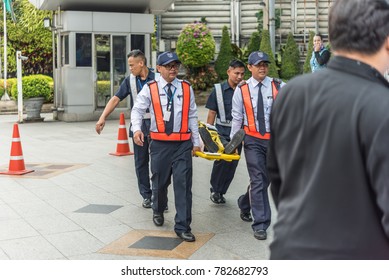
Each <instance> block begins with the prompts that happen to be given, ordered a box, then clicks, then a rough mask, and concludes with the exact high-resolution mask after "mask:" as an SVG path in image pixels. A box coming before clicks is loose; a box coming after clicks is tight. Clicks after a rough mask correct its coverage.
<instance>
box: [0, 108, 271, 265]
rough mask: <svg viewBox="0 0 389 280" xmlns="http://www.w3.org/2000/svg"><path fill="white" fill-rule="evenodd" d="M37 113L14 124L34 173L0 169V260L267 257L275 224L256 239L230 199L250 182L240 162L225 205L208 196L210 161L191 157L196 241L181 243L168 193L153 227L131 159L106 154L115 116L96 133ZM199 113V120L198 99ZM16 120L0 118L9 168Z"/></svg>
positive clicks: (3, 163)
mask: <svg viewBox="0 0 389 280" xmlns="http://www.w3.org/2000/svg"><path fill="white" fill-rule="evenodd" d="M43 115H44V116H45V121H44V122H41V123H28V124H20V125H19V131H20V136H21V142H22V147H23V155H24V161H25V163H26V166H27V168H32V169H35V172H33V173H30V174H27V175H23V176H7V175H0V259H22V260H31V259H34V260H35V259H89V260H94V259H172V258H173V259H196V260H207V259H215V260H217V259H219V260H221V259H229V260H240V259H241V260H254V259H268V257H269V250H268V246H269V243H270V242H271V240H272V236H273V232H272V230H271V229H270V230H269V232H268V239H267V240H266V241H258V240H256V239H254V237H253V232H252V230H251V226H250V223H245V222H243V221H241V220H240V218H239V209H238V207H237V204H236V200H237V198H238V196H239V195H240V194H242V193H243V192H244V191H245V189H246V186H247V185H248V182H249V179H248V174H247V171H246V165H245V161H244V159H243V160H241V162H240V163H239V166H238V169H237V172H236V175H235V178H234V180H233V182H232V185H231V187H230V190H229V192H228V193H227V195H226V199H227V203H226V204H225V205H215V204H213V203H212V202H211V201H210V200H209V187H210V186H209V177H210V172H211V167H212V162H211V161H207V160H204V159H201V158H195V159H194V179H193V222H192V231H193V233H194V234H195V235H196V236H197V237H198V241H196V242H195V243H185V242H184V243H181V242H179V241H180V240H179V239H177V238H176V237H175V235H174V232H173V225H174V215H175V210H174V203H173V202H174V198H173V190H172V189H171V188H170V189H169V211H168V212H167V213H166V214H165V224H164V226H163V227H158V228H157V227H155V226H154V224H153V222H152V211H151V210H150V209H144V208H142V207H141V197H140V195H139V193H138V189H137V184H136V177H135V172H134V159H133V156H126V157H115V156H110V155H108V154H109V153H110V152H114V151H115V150H116V142H117V132H118V124H119V121H118V120H110V121H108V122H107V124H106V126H105V129H104V131H103V133H102V135H97V134H96V132H95V131H94V127H95V126H94V124H95V122H77V123H65V122H57V121H52V115H51V114H43ZM199 118H200V119H201V120H205V119H206V109H205V108H204V107H203V106H200V107H199ZM16 120H17V115H2V116H1V117H0V170H6V169H8V163H9V155H10V147H11V138H12V127H13V124H14V123H15V121H16ZM126 122H127V126H128V123H129V120H126ZM131 148H132V147H131ZM273 215H274V211H273ZM273 220H274V219H273ZM153 244H154V245H153ZM191 244H192V245H191ZM193 244H195V245H193ZM161 246H162V247H163V246H165V247H166V248H165V247H163V248H162V247H161Z"/></svg>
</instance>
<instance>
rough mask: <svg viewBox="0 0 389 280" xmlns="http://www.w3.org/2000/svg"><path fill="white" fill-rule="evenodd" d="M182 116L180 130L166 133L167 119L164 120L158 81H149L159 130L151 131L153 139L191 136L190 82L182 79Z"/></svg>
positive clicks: (171, 139) (165, 139)
mask: <svg viewBox="0 0 389 280" xmlns="http://www.w3.org/2000/svg"><path fill="white" fill-rule="evenodd" d="M181 84H182V117H181V129H180V132H172V133H171V134H169V135H167V134H166V133H165V121H164V120H163V110H162V106H161V100H160V98H159V90H158V84H157V82H156V81H152V82H149V87H150V95H151V103H152V105H153V109H154V117H155V123H156V126H157V131H158V132H152V131H150V137H151V139H153V140H161V141H186V140H189V139H190V137H191V133H190V132H189V107H190V84H189V83H188V82H185V81H182V83H181Z"/></svg>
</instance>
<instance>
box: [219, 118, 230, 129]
mask: <svg viewBox="0 0 389 280" xmlns="http://www.w3.org/2000/svg"><path fill="white" fill-rule="evenodd" d="M216 124H218V125H221V126H228V127H231V126H232V122H229V121H227V122H225V123H223V122H222V121H221V120H220V119H219V118H216Z"/></svg>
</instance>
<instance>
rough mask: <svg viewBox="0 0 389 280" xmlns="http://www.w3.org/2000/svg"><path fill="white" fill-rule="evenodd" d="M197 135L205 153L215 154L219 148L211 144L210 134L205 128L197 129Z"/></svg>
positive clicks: (213, 143)
mask: <svg viewBox="0 0 389 280" xmlns="http://www.w3.org/2000/svg"><path fill="white" fill-rule="evenodd" d="M199 134H200V137H201V140H203V142H204V146H205V147H206V148H207V151H208V152H211V153H217V151H218V150H219V147H218V146H217V145H216V143H215V142H213V140H212V136H211V133H209V131H208V130H207V129H206V128H205V127H199Z"/></svg>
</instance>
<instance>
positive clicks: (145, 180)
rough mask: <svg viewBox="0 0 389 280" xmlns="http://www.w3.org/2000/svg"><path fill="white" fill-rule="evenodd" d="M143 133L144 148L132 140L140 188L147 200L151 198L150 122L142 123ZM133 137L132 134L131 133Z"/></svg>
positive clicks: (141, 193)
mask: <svg viewBox="0 0 389 280" xmlns="http://www.w3.org/2000/svg"><path fill="white" fill-rule="evenodd" d="M142 132H143V134H144V143H143V146H138V145H137V144H135V142H134V138H132V143H133V147H134V160H135V172H136V177H137V179H138V188H139V193H140V195H141V196H142V197H143V198H144V199H145V198H149V199H150V198H151V184H150V171H149V161H150V156H149V134H150V120H143V121H142ZM130 136H132V133H130Z"/></svg>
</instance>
